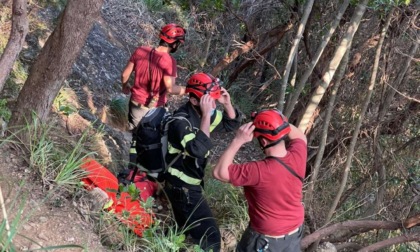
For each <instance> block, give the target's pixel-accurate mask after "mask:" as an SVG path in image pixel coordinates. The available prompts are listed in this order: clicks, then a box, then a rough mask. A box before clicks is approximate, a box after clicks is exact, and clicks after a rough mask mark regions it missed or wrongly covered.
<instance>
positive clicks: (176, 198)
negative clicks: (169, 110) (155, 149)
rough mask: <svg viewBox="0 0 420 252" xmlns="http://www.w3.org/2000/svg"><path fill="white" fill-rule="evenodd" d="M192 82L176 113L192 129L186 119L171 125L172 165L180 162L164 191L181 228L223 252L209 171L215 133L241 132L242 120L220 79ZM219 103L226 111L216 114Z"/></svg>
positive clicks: (170, 171)
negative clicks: (206, 193)
mask: <svg viewBox="0 0 420 252" xmlns="http://www.w3.org/2000/svg"><path fill="white" fill-rule="evenodd" d="M187 83H188V84H187V88H186V92H187V93H189V100H188V102H187V103H186V104H184V105H182V106H181V107H180V108H179V109H178V110H176V111H175V112H174V115H182V116H185V117H186V118H187V120H188V121H189V122H190V123H191V126H192V127H189V125H188V122H186V121H185V120H176V121H174V122H173V123H171V124H170V126H169V129H168V142H169V143H168V154H167V156H166V161H167V163H171V162H172V161H173V160H174V158H176V157H179V158H178V159H177V160H176V161H175V162H174V163H173V164H172V165H171V166H170V167H169V168H168V171H167V173H166V174H165V175H164V177H165V187H164V190H165V192H166V194H167V196H168V199H169V200H170V202H171V204H172V209H173V212H174V217H175V220H176V222H177V224H178V226H179V227H181V228H184V229H185V230H187V234H190V235H191V237H192V238H193V240H194V242H195V243H197V244H200V247H201V248H202V249H204V250H205V251H209V250H210V249H212V250H213V251H214V252H216V251H220V246H221V244H220V243H221V235H220V231H219V228H218V225H217V223H216V220H215V219H214V217H213V214H212V212H211V210H210V207H209V206H208V203H207V201H206V199H205V198H204V197H203V194H202V190H203V177H204V173H205V171H204V170H205V167H206V165H207V158H208V156H209V154H210V150H211V149H212V147H213V144H212V142H211V138H210V133H211V132H229V131H233V130H235V129H237V128H238V127H239V125H240V121H241V116H240V113H239V111H238V110H237V109H236V108H234V107H233V106H232V103H231V100H230V95H229V93H228V92H227V91H226V89H224V88H223V87H221V86H220V82H219V79H216V78H214V77H213V76H211V75H210V74H206V73H196V74H194V75H192V76H191V78H190V79H189V80H188V82H187ZM216 101H217V102H219V103H220V104H222V106H223V109H224V111H220V110H216ZM179 153H182V155H181V156H179V155H178V154H179Z"/></svg>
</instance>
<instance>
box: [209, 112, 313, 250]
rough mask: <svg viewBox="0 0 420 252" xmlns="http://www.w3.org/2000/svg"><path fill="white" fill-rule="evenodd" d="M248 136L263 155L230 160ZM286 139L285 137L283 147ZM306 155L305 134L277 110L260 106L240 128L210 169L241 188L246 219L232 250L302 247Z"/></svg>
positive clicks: (219, 176) (247, 140)
mask: <svg viewBox="0 0 420 252" xmlns="http://www.w3.org/2000/svg"><path fill="white" fill-rule="evenodd" d="M253 137H255V138H257V139H258V142H259V144H260V147H261V149H262V150H263V151H264V154H265V156H266V158H265V159H263V160H259V161H252V162H247V163H244V164H233V158H234V157H235V155H236V153H237V152H238V151H239V149H240V148H241V146H242V145H243V144H245V143H247V142H250V141H252V139H253ZM285 138H289V140H290V143H289V144H288V146H287V147H286V143H285ZM306 159H307V144H306V136H305V134H304V133H303V132H302V131H300V130H299V129H298V128H296V127H295V126H293V125H291V124H289V123H288V122H287V119H286V117H285V116H283V114H282V113H281V112H279V111H278V110H263V111H261V112H259V113H257V114H256V115H255V116H254V120H253V122H249V123H246V124H244V125H242V126H241V127H240V128H239V130H238V131H237V133H236V136H235V138H234V139H233V140H232V142H231V143H230V145H229V146H228V147H227V149H226V150H225V152H224V153H223V154H222V156H221V157H220V159H219V161H218V162H217V164H216V166H215V167H214V170H213V176H214V177H215V178H216V179H218V180H221V181H223V182H229V183H231V184H232V185H234V186H243V187H244V192H245V197H246V199H247V202H248V214H249V217H250V223H249V226H248V228H247V229H246V230H245V232H244V234H243V235H242V238H241V241H240V242H239V244H238V246H237V248H236V249H237V250H236V251H239V252H242V251H275V252H281V251H287V252H294V251H301V250H300V240H301V238H302V235H303V218H304V208H303V204H302V201H301V200H302V185H303V177H304V176H305V170H306V169H305V168H306Z"/></svg>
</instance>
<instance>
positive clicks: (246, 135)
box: [235, 122, 255, 144]
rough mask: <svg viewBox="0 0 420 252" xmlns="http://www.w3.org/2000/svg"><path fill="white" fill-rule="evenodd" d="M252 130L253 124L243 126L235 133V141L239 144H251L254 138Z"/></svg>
mask: <svg viewBox="0 0 420 252" xmlns="http://www.w3.org/2000/svg"><path fill="white" fill-rule="evenodd" d="M254 129H255V126H254V125H253V122H248V123H245V124H243V125H242V126H241V127H239V129H238V130H237V131H236V135H235V139H236V140H237V141H240V143H241V144H244V143H248V142H251V141H252V138H253V137H254Z"/></svg>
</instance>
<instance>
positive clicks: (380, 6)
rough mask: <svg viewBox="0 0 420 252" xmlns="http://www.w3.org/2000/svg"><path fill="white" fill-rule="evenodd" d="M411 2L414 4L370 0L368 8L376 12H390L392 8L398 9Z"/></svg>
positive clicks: (405, 0)
mask: <svg viewBox="0 0 420 252" xmlns="http://www.w3.org/2000/svg"><path fill="white" fill-rule="evenodd" d="M356 2H358V1H356ZM411 2H412V1H411V0H370V1H369V3H368V7H369V8H372V9H373V10H374V11H378V10H384V11H388V10H390V9H391V8H392V7H398V6H401V5H409V4H410V3H411ZM353 3H354V1H353Z"/></svg>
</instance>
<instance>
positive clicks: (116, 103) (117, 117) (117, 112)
mask: <svg viewBox="0 0 420 252" xmlns="http://www.w3.org/2000/svg"><path fill="white" fill-rule="evenodd" d="M128 101H129V100H128V99H127V98H126V97H117V98H114V99H112V100H111V102H110V104H109V111H110V114H111V116H112V117H113V119H114V121H116V122H120V123H125V122H126V121H127V114H128Z"/></svg>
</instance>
